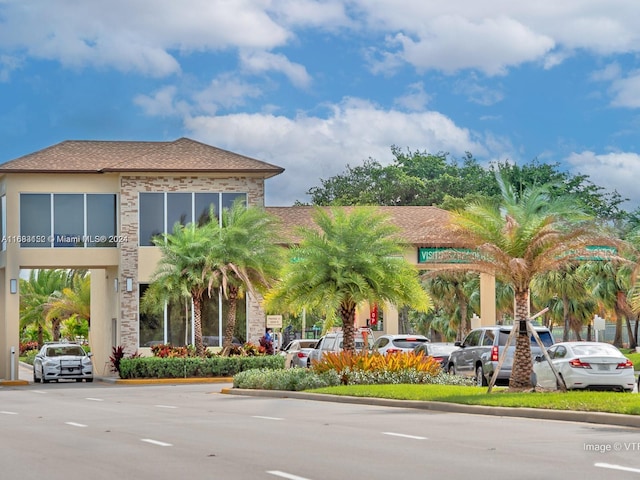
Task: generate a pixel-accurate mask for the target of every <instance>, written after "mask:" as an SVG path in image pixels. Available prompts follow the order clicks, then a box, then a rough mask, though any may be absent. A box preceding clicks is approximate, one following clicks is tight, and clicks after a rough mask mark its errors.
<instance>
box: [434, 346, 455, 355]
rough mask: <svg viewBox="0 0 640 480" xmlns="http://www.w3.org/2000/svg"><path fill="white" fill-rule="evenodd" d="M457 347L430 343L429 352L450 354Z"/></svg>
mask: <svg viewBox="0 0 640 480" xmlns="http://www.w3.org/2000/svg"><path fill="white" fill-rule="evenodd" d="M457 349H458V347H456V346H455V345H430V348H429V352H430V354H431V355H449V354H450V353H451V352H453V351H454V350H457Z"/></svg>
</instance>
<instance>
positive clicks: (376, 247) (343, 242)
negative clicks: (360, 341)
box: [265, 207, 431, 351]
mask: <svg viewBox="0 0 640 480" xmlns="http://www.w3.org/2000/svg"><path fill="white" fill-rule="evenodd" d="M313 219H314V221H315V224H316V227H315V228H314V227H311V228H301V229H299V234H300V237H301V241H300V243H299V244H298V245H297V246H294V247H292V248H291V250H290V261H289V262H288V263H287V264H286V265H285V267H284V274H283V277H282V280H281V281H280V282H279V283H278V284H277V285H276V287H275V288H274V289H272V290H271V291H269V293H268V294H267V296H266V297H265V300H266V306H267V308H269V309H271V310H273V311H279V309H287V310H290V311H293V312H299V311H302V310H303V309H307V310H308V311H313V312H316V313H318V314H321V315H323V316H325V317H326V318H327V321H329V322H331V321H332V320H334V319H335V318H336V317H339V318H340V319H341V321H342V329H343V332H344V345H343V346H344V349H345V350H347V351H353V350H355V343H354V334H355V311H356V306H357V305H358V304H361V303H362V302H368V303H369V304H370V305H373V304H378V305H383V304H385V303H386V302H389V303H392V304H395V305H397V306H398V307H403V306H405V305H407V306H410V307H413V308H415V309H416V310H420V311H427V310H429V309H430V308H431V300H430V298H429V296H428V295H427V293H426V291H425V290H424V289H423V288H422V286H421V285H420V282H419V279H418V272H417V270H416V269H415V268H414V267H413V266H412V265H411V264H409V263H408V262H407V261H406V260H405V259H404V257H403V251H404V250H403V245H402V243H401V242H400V240H399V235H398V230H397V229H396V227H395V226H393V225H392V224H391V222H390V221H389V219H388V218H387V217H386V216H384V215H381V214H380V213H379V212H377V211H376V210H375V208H373V207H354V208H353V209H351V210H348V209H338V208H332V209H330V210H324V209H322V208H319V207H318V208H316V210H315V211H314V215H313Z"/></svg>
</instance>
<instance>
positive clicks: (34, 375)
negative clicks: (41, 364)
mask: <svg viewBox="0 0 640 480" xmlns="http://www.w3.org/2000/svg"><path fill="white" fill-rule="evenodd" d="M33 383H40V379H39V378H38V376H37V375H36V367H33Z"/></svg>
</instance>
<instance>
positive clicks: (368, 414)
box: [0, 382, 640, 480]
mask: <svg viewBox="0 0 640 480" xmlns="http://www.w3.org/2000/svg"><path fill="white" fill-rule="evenodd" d="M228 386H229V385H228V384H227V385H225V384H222V385H216V384H213V385H212V384H205V385H163V386H122V385H114V384H105V383H102V382H94V383H92V384H87V383H78V384H77V383H75V382H68V383H64V382H63V383H59V384H57V383H53V384H46V385H38V384H31V385H29V386H21V387H3V388H1V389H0V432H1V436H0V479H2V480H5V479H13V478H15V479H26V480H31V479H34V480H35V479H41V478H46V479H48V480H58V479H60V480H62V479H68V478H91V479H95V480H100V479H109V480H112V479H113V478H118V479H125V480H128V479H135V480H146V479H153V480H165V479H166V480H169V479H171V480H175V479H183V478H200V479H238V480H244V479H247V480H248V479H271V480H274V479H278V478H284V479H290V480H305V479H308V480H345V479H347V480H357V479H385V480H387V479H390V478H392V479H395V478H416V479H425V478H443V479H454V480H455V479H467V480H468V479H469V478H474V479H476V478H477V479H484V478H486V479H491V480H496V479H503V478H504V479H507V478H509V479H513V478H517V479H528V478H531V479H534V478H535V479H539V478H545V479H555V478H563V479H565V478H581V477H582V478H588V479H590V480H591V479H605V478H606V479H610V478H640V429H636V428H625V427H613V426H606V425H592V424H583V423H575V422H561V421H548V420H533V419H524V418H506V417H497V416H485V415H471V414H458V413H446V412H434V411H422V410H416V409H408V408H394V407H381V406H370V405H353V404H344V403H331V402H317V401H311V400H299V399H291V398H265V397H245V396H236V395H223V394H221V393H220V391H221V388H223V387H228Z"/></svg>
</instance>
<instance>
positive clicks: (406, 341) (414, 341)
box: [393, 338, 427, 348]
mask: <svg viewBox="0 0 640 480" xmlns="http://www.w3.org/2000/svg"><path fill="white" fill-rule="evenodd" d="M426 341H427V339H426V338H396V339H394V340H393V346H394V347H398V348H415V347H417V346H418V345H420V344H421V343H424V342H426Z"/></svg>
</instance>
